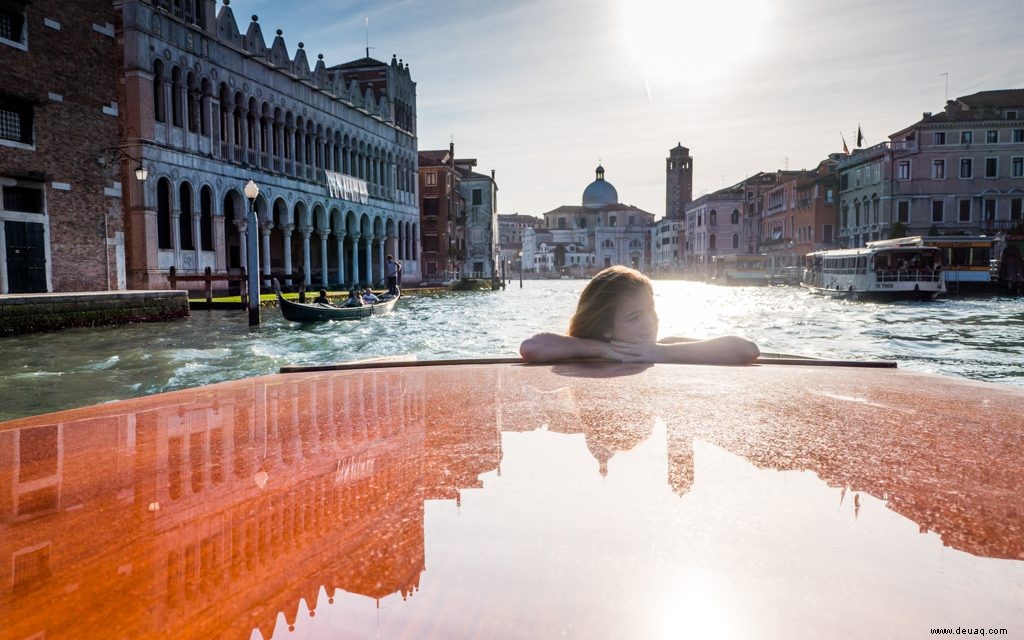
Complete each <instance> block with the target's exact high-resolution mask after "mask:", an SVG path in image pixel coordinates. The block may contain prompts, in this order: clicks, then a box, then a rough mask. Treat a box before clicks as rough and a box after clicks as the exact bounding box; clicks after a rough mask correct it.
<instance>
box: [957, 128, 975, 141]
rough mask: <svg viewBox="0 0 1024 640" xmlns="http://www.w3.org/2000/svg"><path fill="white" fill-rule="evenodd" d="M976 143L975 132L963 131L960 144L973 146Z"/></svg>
mask: <svg viewBox="0 0 1024 640" xmlns="http://www.w3.org/2000/svg"><path fill="white" fill-rule="evenodd" d="M973 141H974V132H973V131H961V132H960V144H971V142H973Z"/></svg>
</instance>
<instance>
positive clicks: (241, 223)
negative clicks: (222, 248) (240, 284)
mask: <svg viewBox="0 0 1024 640" xmlns="http://www.w3.org/2000/svg"><path fill="white" fill-rule="evenodd" d="M235 226H236V227H238V245H239V249H240V250H239V252H238V256H239V262H240V263H241V268H243V269H244V268H245V265H247V264H249V248H248V247H247V246H246V245H247V244H248V243H247V242H246V241H245V230H246V222H245V218H242V219H241V220H235Z"/></svg>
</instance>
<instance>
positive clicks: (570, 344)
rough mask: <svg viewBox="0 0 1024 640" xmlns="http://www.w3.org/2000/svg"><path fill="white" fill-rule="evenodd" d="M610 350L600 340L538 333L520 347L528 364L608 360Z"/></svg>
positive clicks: (520, 351) (520, 352)
mask: <svg viewBox="0 0 1024 640" xmlns="http://www.w3.org/2000/svg"><path fill="white" fill-rule="evenodd" d="M609 349H610V347H609V346H608V343H606V342H601V341H599V340H587V339H584V338H573V337H572V336H565V335H561V334H558V333H538V334H537V335H535V336H533V337H531V338H527V339H526V340H524V341H523V343H522V344H521V345H519V355H521V356H522V357H523V360H526V361H527V362H555V361H557V360H572V359H574V358H607V357H609V356H608V351H609Z"/></svg>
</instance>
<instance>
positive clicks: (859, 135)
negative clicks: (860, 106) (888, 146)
mask: <svg viewBox="0 0 1024 640" xmlns="http://www.w3.org/2000/svg"><path fill="white" fill-rule="evenodd" d="M863 146H864V134H863V133H861V132H860V125H859V124H858V125H857V148H858V149H859V148H860V147H863Z"/></svg>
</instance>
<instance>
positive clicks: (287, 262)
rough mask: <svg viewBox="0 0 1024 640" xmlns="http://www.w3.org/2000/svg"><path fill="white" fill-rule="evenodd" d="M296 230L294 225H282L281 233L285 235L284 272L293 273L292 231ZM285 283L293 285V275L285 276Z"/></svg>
mask: <svg viewBox="0 0 1024 640" xmlns="http://www.w3.org/2000/svg"><path fill="white" fill-rule="evenodd" d="M294 230H295V226H294V225H290V224H286V225H284V226H283V227H281V233H282V234H283V235H284V272H285V273H287V274H291V272H292V231H294ZM284 283H285V284H287V285H291V283H292V279H291V276H290V275H289V276H285V279H284Z"/></svg>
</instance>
